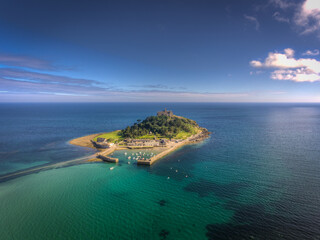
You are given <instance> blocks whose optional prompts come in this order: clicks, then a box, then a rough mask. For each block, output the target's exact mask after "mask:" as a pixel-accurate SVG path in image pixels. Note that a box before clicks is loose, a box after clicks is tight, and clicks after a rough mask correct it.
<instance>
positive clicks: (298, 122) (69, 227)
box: [0, 103, 320, 240]
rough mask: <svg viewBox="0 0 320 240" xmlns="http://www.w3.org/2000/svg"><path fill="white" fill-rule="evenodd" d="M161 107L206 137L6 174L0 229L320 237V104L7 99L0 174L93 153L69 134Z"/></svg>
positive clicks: (6, 233)
mask: <svg viewBox="0 0 320 240" xmlns="http://www.w3.org/2000/svg"><path fill="white" fill-rule="evenodd" d="M165 107H167V108H168V109H170V110H173V112H174V114H176V115H181V116H185V117H187V118H191V119H193V120H195V121H197V122H198V124H199V125H200V126H203V127H206V128H207V129H208V130H209V131H211V132H212V135H211V137H210V138H209V139H207V140H205V141H204V142H202V143H199V144H194V145H189V146H184V147H183V148H181V149H180V150H178V151H176V152H174V153H172V154H171V155H169V156H167V157H165V158H163V159H162V160H160V161H158V162H156V163H155V164H154V165H152V166H151V167H147V166H137V165H135V164H131V165H129V164H127V160H126V157H125V155H124V151H119V152H116V153H114V155H115V156H116V157H119V159H120V162H119V164H107V163H86V164H80V165H74V166H69V167H63V168H56V169H51V170H47V171H41V172H39V173H35V174H29V175H25V176H22V177H18V178H14V179H10V180H9V181H3V182H1V183H0V239H1V240H2V239H4V240H6V239H19V240H20V239H23V240H28V239H30V240H35V239H41V240H43V239H77V240H79V239H139V240H144V239H147V240H149V239H168V240H169V239H174V240H177V239H290V240H291V239H297V240H302V239H320V104H236V103H228V104H226V103H25V104H22V103H21V104H13V103H12V104H0V113H1V114H0V175H6V174H8V173H12V172H15V171H19V170H23V169H27V168H32V167H35V166H40V165H45V164H47V165H50V164H52V163H57V162H62V161H67V160H72V159H75V158H78V157H82V156H88V155H91V154H92V153H94V151H93V150H92V149H86V148H81V147H76V146H72V145H70V144H68V141H69V140H71V139H73V138H77V137H80V136H84V135H88V134H93V133H99V132H108V131H113V130H117V129H122V128H124V127H126V126H127V125H131V124H133V123H134V122H136V120H137V119H144V118H145V117H147V116H149V115H155V114H156V112H157V111H159V110H162V109H164V108H165ZM111 166H114V170H112V171H110V167H111Z"/></svg>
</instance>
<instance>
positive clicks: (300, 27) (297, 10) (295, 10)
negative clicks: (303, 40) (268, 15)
mask: <svg viewBox="0 0 320 240" xmlns="http://www.w3.org/2000/svg"><path fill="white" fill-rule="evenodd" d="M269 3H270V4H271V5H272V6H274V7H276V8H277V9H279V10H280V12H281V13H280V12H278V11H276V12H275V13H274V14H273V18H274V19H275V20H277V21H279V22H287V23H293V24H294V27H295V28H296V29H297V31H299V32H300V33H301V34H309V33H316V34H318V36H319V37H320V0H302V1H298V2H297V1H290V0H269Z"/></svg>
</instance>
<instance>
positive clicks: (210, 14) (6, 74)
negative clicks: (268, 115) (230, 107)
mask: <svg viewBox="0 0 320 240" xmlns="http://www.w3.org/2000/svg"><path fill="white" fill-rule="evenodd" d="M0 102H320V0H241V1H239V0H217V1H212V0H193V1H191V0H184V1H182V0H145V1H142V0H136V1H131V0H114V1H107V0H105V1H102V0H101V1H98V0H77V1H75V0H63V1H62V0H61V1H60V0H57V1H49V0H28V1H25V0H2V1H1V8H0Z"/></svg>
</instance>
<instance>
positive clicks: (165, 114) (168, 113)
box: [157, 108, 173, 117]
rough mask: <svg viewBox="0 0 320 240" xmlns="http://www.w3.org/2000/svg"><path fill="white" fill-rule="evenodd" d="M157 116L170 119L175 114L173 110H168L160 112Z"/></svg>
mask: <svg viewBox="0 0 320 240" xmlns="http://www.w3.org/2000/svg"><path fill="white" fill-rule="evenodd" d="M157 116H168V117H172V116H173V112H172V111H171V110H167V109H166V108H165V109H164V110H163V111H160V112H158V113H157Z"/></svg>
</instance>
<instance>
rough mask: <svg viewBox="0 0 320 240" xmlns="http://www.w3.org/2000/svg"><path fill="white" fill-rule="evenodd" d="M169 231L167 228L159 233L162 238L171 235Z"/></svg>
mask: <svg viewBox="0 0 320 240" xmlns="http://www.w3.org/2000/svg"><path fill="white" fill-rule="evenodd" d="M169 233H170V232H169V231H167V230H165V229H162V230H161V232H160V233H159V236H160V239H162V240H163V239H166V238H167V236H168V235H169Z"/></svg>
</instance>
